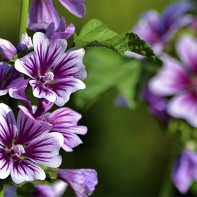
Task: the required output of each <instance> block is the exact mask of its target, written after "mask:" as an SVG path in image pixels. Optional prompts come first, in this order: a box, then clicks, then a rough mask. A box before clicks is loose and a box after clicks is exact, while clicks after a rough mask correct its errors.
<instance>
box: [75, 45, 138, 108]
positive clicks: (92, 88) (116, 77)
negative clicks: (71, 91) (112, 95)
mask: <svg viewBox="0 0 197 197" xmlns="http://www.w3.org/2000/svg"><path fill="white" fill-rule="evenodd" d="M84 64H85V66H86V69H87V73H88V76H87V78H86V79H85V80H84V82H85V84H86V89H84V90H80V91H78V92H77V93H76V94H75V101H76V105H77V106H78V107H79V108H81V109H83V108H87V107H89V106H90V105H91V104H93V103H94V102H95V101H96V100H97V99H98V98H99V97H100V96H101V95H102V94H104V93H105V92H106V91H108V90H109V89H111V88H113V87H116V86H118V84H120V83H121V82H122V81H124V80H125V79H127V78H128V77H132V76H133V72H136V69H137V65H138V64H137V63H136V60H132V59H129V58H127V57H123V56H122V55H118V54H117V53H115V52H114V51H112V50H109V49H105V48H91V49H88V50H87V51H86V55H85V57H84ZM135 80H136V79H135ZM131 88H132V86H131ZM130 91H131V92H132V90H130ZM131 97H132V95H131Z"/></svg>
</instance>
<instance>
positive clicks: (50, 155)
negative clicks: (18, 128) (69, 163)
mask: <svg viewBox="0 0 197 197" xmlns="http://www.w3.org/2000/svg"><path fill="white" fill-rule="evenodd" d="M62 145H63V136H62V135H61V134H60V133H55V132H53V133H49V134H47V135H46V136H44V137H43V138H41V139H39V140H37V141H36V142H33V143H30V144H29V145H28V146H27V147H26V148H25V152H26V153H25V154H24V156H25V157H27V158H29V159H31V160H32V161H33V162H35V163H39V164H42V165H45V166H48V167H52V168H57V167H59V166H60V165H61V163H62V158H61V156H60V155H59V149H60V148H61V146H62Z"/></svg>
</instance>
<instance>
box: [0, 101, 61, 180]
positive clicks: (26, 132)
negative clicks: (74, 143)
mask: <svg viewBox="0 0 197 197" xmlns="http://www.w3.org/2000/svg"><path fill="white" fill-rule="evenodd" d="M50 129H51V127H50V126H49V125H48V124H46V123H42V124H40V123H39V122H37V121H35V120H34V119H32V118H30V117H29V116H27V115H26V114H24V113H23V111H22V110H20V111H19V113H18V117H17V123H16V121H15V117H14V113H13V111H12V109H11V108H10V107H8V106H7V105H5V104H3V103H1V104H0V179H5V178H7V177H8V176H9V175H11V178H12V180H13V182H14V183H16V184H19V183H22V182H23V181H34V180H37V179H40V180H44V179H45V177H46V175H45V172H44V171H43V170H42V168H40V167H39V166H37V165H36V164H35V163H37V164H41V165H45V166H48V167H52V168H57V167H59V166H60V164H61V162H62V159H61V156H60V155H59V149H60V147H61V146H62V145H63V136H62V135H61V134H60V133H55V132H54V133H48V132H49V131H50Z"/></svg>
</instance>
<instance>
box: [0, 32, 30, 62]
mask: <svg viewBox="0 0 197 197" xmlns="http://www.w3.org/2000/svg"><path fill="white" fill-rule="evenodd" d="M32 47H33V45H32V41H31V38H30V37H29V36H28V35H27V33H24V34H23V35H22V37H21V39H20V40H19V42H18V44H17V48H15V47H14V46H13V44H12V43H11V42H10V41H8V40H5V39H1V38H0V54H1V57H2V58H3V59H4V60H12V59H13V58H14V56H15V55H16V54H17V53H20V52H21V51H23V50H28V49H30V48H32Z"/></svg>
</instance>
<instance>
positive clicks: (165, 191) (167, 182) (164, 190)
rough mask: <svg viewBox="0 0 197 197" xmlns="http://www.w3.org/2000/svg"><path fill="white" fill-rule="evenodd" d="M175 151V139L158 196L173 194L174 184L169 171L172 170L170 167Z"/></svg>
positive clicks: (164, 196) (165, 196)
mask: <svg viewBox="0 0 197 197" xmlns="http://www.w3.org/2000/svg"><path fill="white" fill-rule="evenodd" d="M176 151H177V143H176V140H175V141H174V142H173V145H172V149H171V153H170V156H169V159H168V163H167V168H166V172H165V175H164V179H163V182H162V185H161V189H160V192H159V195H158V197H167V196H174V194H173V192H174V186H173V183H172V181H171V172H172V167H173V164H174V158H175V155H176Z"/></svg>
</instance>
